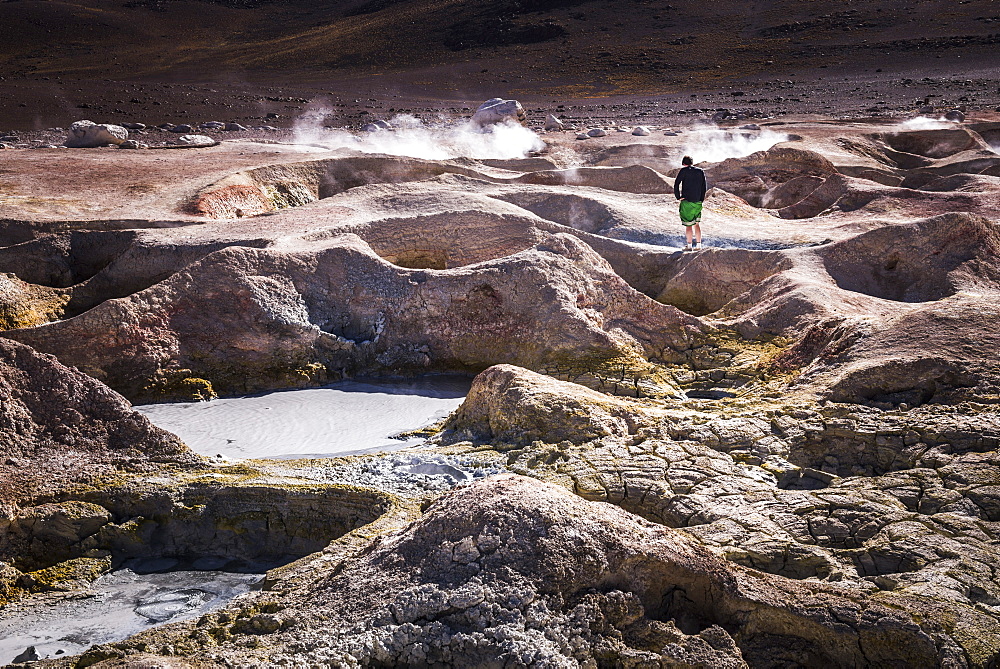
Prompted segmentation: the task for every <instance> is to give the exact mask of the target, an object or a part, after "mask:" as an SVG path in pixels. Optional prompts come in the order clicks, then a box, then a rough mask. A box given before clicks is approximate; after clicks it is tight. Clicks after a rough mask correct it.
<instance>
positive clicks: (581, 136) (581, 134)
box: [576, 132, 590, 139]
mask: <svg viewBox="0 0 1000 669" xmlns="http://www.w3.org/2000/svg"><path fill="white" fill-rule="evenodd" d="M576 138H577V139H590V135H588V134H587V133H585V132H578V133H576Z"/></svg>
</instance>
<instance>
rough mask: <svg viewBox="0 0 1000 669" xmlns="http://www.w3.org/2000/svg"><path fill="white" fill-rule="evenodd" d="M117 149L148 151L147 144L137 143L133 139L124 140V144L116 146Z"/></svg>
mask: <svg viewBox="0 0 1000 669" xmlns="http://www.w3.org/2000/svg"><path fill="white" fill-rule="evenodd" d="M118 148H119V149H148V148H149V144H145V143H144V142H139V141H137V140H134V139H126V140H125V141H124V142H122V143H121V144H119V145H118Z"/></svg>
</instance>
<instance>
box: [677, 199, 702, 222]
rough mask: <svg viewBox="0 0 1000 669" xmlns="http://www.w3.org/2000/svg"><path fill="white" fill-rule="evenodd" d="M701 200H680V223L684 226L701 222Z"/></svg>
mask: <svg viewBox="0 0 1000 669" xmlns="http://www.w3.org/2000/svg"><path fill="white" fill-rule="evenodd" d="M701 205H702V203H701V202H690V201H688V200H681V223H682V224H683V225H685V226H691V225H698V224H699V223H701Z"/></svg>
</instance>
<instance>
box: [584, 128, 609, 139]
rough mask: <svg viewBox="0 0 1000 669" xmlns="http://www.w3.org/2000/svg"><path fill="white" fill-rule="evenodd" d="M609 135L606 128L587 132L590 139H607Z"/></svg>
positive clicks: (592, 129)
mask: <svg viewBox="0 0 1000 669" xmlns="http://www.w3.org/2000/svg"><path fill="white" fill-rule="evenodd" d="M607 135H608V133H607V132H606V131H605V130H604V128H591V129H590V130H588V131H587V136H588V137H607Z"/></svg>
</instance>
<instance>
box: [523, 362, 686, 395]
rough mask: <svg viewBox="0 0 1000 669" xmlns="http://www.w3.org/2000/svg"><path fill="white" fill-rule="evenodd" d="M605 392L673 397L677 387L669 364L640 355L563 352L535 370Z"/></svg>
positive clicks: (677, 389)
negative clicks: (563, 355)
mask: <svg viewBox="0 0 1000 669" xmlns="http://www.w3.org/2000/svg"><path fill="white" fill-rule="evenodd" d="M538 371H539V372H541V373H542V374H546V375H548V376H551V377H553V378H556V379H559V380H560V381H571V382H573V383H578V384H580V385H582V386H586V387H588V388H591V389H593V390H597V391H598V392H602V393H606V394H608V395H618V396H623V397H676V396H677V395H678V394H679V392H680V389H679V387H678V383H677V380H676V378H675V377H674V374H673V373H672V371H671V369H670V367H668V366H666V365H662V364H658V363H654V362H650V361H648V360H646V359H645V358H642V357H640V356H638V355H637V356H612V357H608V356H601V355H595V356H567V357H566V358H564V359H562V360H558V359H557V360H555V361H552V362H548V363H546V364H545V365H544V366H542V368H541V369H539V370H538Z"/></svg>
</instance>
